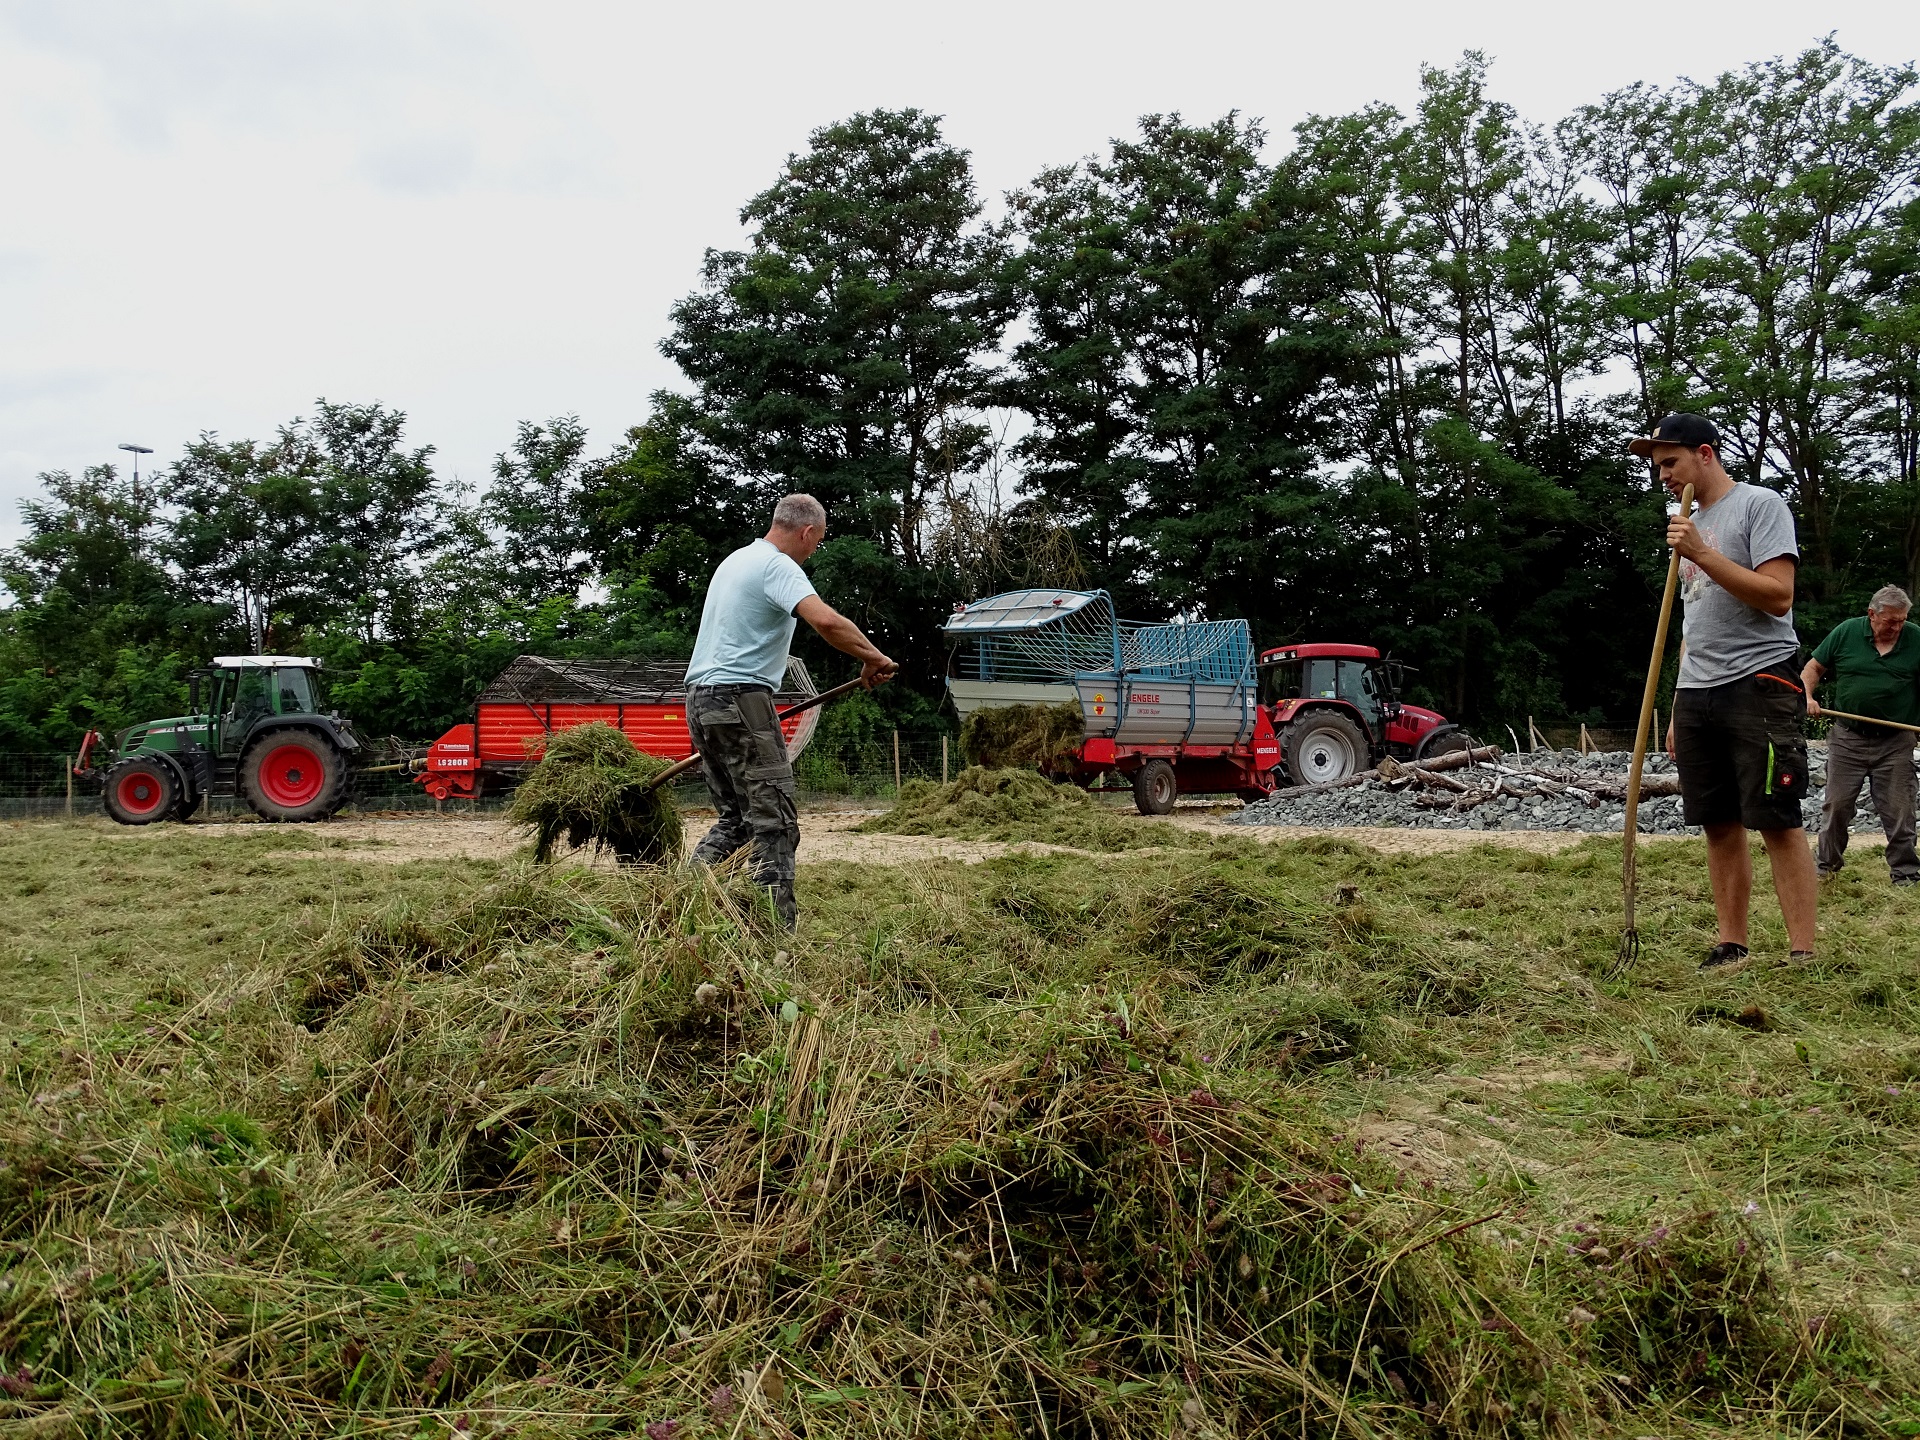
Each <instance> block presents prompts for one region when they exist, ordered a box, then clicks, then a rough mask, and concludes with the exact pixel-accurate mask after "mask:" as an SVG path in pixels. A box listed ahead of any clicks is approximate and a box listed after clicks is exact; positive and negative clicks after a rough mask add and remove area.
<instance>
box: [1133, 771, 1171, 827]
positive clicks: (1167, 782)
mask: <svg viewBox="0 0 1920 1440" xmlns="http://www.w3.org/2000/svg"><path fill="white" fill-rule="evenodd" d="M1179 795H1180V783H1179V781H1177V780H1175V779H1174V776H1173V766H1171V765H1169V764H1168V763H1167V762H1166V761H1164V760H1149V761H1147V763H1146V764H1144V765H1142V766H1141V767H1140V768H1139V769H1138V770H1136V771H1134V772H1133V804H1134V808H1135V809H1137V810H1138V811H1139V812H1140V813H1141V814H1142V815H1171V814H1172V813H1173V802H1174V801H1175V800H1176V799H1178V798H1179Z"/></svg>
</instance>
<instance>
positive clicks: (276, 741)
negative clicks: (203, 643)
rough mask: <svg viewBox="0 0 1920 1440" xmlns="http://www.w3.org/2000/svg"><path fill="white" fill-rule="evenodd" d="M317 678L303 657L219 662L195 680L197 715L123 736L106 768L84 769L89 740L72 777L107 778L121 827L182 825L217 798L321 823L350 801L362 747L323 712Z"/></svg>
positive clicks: (112, 811)
mask: <svg viewBox="0 0 1920 1440" xmlns="http://www.w3.org/2000/svg"><path fill="white" fill-rule="evenodd" d="M319 668H320V662H319V661H318V660H314V659H310V658H303V657H298V656H288V655H222V656H220V657H218V658H217V659H215V660H214V662H213V664H212V665H211V666H209V667H208V668H207V669H204V670H195V671H192V672H191V673H190V674H189V676H188V683H189V685H190V687H191V689H190V692H189V693H190V694H191V696H192V699H191V701H190V702H189V703H190V704H191V705H192V707H193V710H194V713H193V714H191V715H177V716H173V717H170V718H168V719H165V720H149V721H148V722H147V723H146V724H144V725H134V726H131V727H129V728H128V729H126V730H123V731H121V732H120V736H119V738H118V740H117V741H116V742H115V744H114V747H113V759H112V760H111V762H110V763H104V764H102V765H101V766H100V767H99V768H91V767H89V765H88V763H87V762H88V758H89V756H90V755H91V754H92V753H93V750H94V747H95V744H96V742H98V741H99V740H100V739H101V737H100V735H99V734H98V733H97V732H93V731H89V732H88V734H87V737H86V739H85V740H84V741H83V742H82V744H81V747H80V755H79V758H78V759H77V760H76V762H75V764H74V773H75V774H77V775H93V774H101V775H102V781H103V784H104V790H103V795H102V798H103V799H104V801H105V803H106V807H107V813H108V814H109V815H111V816H112V817H113V818H114V819H116V820H118V821H119V822H120V823H121V824H122V825H151V824H153V823H154V822H155V821H156V820H185V819H186V818H187V817H188V816H190V815H191V814H193V812H194V811H195V810H197V809H199V808H200V802H201V800H203V799H204V798H206V797H207V796H210V795H213V796H230V795H238V796H239V797H240V798H241V799H243V800H245V801H246V802H247V805H248V806H249V807H250V808H251V809H252V810H253V813H254V814H256V815H258V816H259V817H260V818H261V819H262V820H324V819H326V818H327V817H328V816H329V815H331V814H333V812H334V811H336V810H338V809H339V808H340V806H341V804H342V803H343V802H344V801H345V799H346V794H347V762H348V757H349V756H350V755H351V754H352V753H353V752H354V751H356V750H358V749H359V748H360V742H359V741H358V740H356V739H355V738H354V736H353V726H352V724H351V722H349V721H346V720H343V719H341V718H340V717H339V715H337V714H333V715H322V714H321V713H320V712H319V707H318V704H317V702H316V700H315V698H314V679H315V674H316V672H317V671H318V670H319ZM203 697H204V699H205V702H206V705H205V708H204V709H202V706H201V701H202V698H203ZM102 758H103V760H104V757H102Z"/></svg>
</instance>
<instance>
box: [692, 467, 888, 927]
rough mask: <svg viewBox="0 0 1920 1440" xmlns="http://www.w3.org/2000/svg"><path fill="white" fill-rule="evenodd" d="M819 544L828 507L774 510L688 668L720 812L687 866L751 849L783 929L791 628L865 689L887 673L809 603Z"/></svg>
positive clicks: (796, 839)
mask: <svg viewBox="0 0 1920 1440" xmlns="http://www.w3.org/2000/svg"><path fill="white" fill-rule="evenodd" d="M826 538H827V512H826V508H825V507H824V506H822V505H821V503H820V502H819V501H818V500H816V499H814V498H813V497H812V496H811V495H789V496H787V497H786V498H784V499H783V500H781V502H780V503H779V504H778V505H776V506H774V509H773V525H772V528H770V529H769V530H768V531H767V533H766V535H765V537H764V538H762V539H759V540H756V541H754V542H753V543H752V544H751V545H743V546H741V547H740V549H738V550H736V551H734V552H733V553H732V554H731V555H729V556H727V558H726V559H724V560H722V561H721V562H720V566H719V568H718V569H716V570H715V571H714V572H713V579H712V581H711V582H710V583H709V584H708V586H707V603H706V605H705V607H704V608H703V609H702V610H701V612H700V635H699V638H698V639H697V640H695V641H694V646H693V659H692V661H691V662H689V663H688V665H687V729H688V731H689V732H690V733H691V734H692V736H693V744H694V748H695V749H697V750H698V751H699V752H700V765H701V771H702V773H703V774H704V775H705V777H706V781H707V789H708V790H709V791H710V792H711V793H712V795H713V808H714V809H715V810H716V811H717V812H718V813H719V818H718V819H716V820H715V821H714V823H713V828H712V829H711V830H709V831H708V832H707V834H706V838H705V839H703V840H702V841H701V842H700V844H699V845H698V846H696V847H695V849H694V852H693V858H694V860H695V861H696V862H699V863H702V864H707V865H714V864H718V863H719V862H720V861H722V860H725V859H726V858H727V857H728V856H730V855H733V854H735V853H736V852H738V851H739V850H741V849H742V848H743V847H745V846H746V845H748V844H751V845H752V846H753V878H754V881H755V883H757V884H760V885H764V886H766V887H767V890H768V892H769V894H770V895H771V897H772V900H773V906H774V909H775V910H776V911H777V912H778V913H779V915H780V918H781V919H782V920H783V921H784V922H785V923H786V925H787V926H788V928H789V929H791V928H792V926H793V923H794V920H795V918H796V915H797V911H796V908H795V905H794V898H793V870H794V855H795V851H796V850H797V849H798V848H799V845H800V817H799V814H798V812H797V811H796V810H795V808H794V802H793V766H792V765H791V764H789V763H788V761H787V743H786V740H785V738H784V737H783V736H782V735H781V733H780V722H779V720H778V719H777V718H776V716H775V713H774V708H773V692H774V690H775V689H776V688H777V687H778V686H779V684H780V682H781V680H782V679H784V678H785V676H786V673H787V647H788V646H789V645H791V644H792V643H793V630H794V622H795V620H796V618H798V619H800V620H804V621H806V622H807V623H808V624H809V625H811V626H812V627H813V628H814V629H815V630H817V631H819V632H820V636H821V638H822V639H824V640H825V641H826V642H827V643H828V644H829V645H831V646H833V647H834V648H835V649H836V650H843V651H845V652H846V653H847V654H849V655H851V656H853V657H854V658H855V659H857V660H858V661H859V662H860V678H861V679H862V680H864V681H866V683H867V685H868V687H869V688H871V687H872V686H875V685H878V684H879V683H880V682H881V681H883V680H885V679H887V678H888V677H889V676H891V675H892V674H893V670H894V665H893V661H891V660H889V659H888V658H887V657H886V656H885V655H883V654H881V653H880V651H879V650H878V649H877V648H876V647H875V646H874V644H873V642H872V641H870V640H868V639H867V637H866V636H865V635H863V634H861V633H860V627H859V626H858V625H855V624H854V623H853V622H852V621H851V620H849V619H847V617H846V616H844V615H842V614H840V613H839V612H838V611H837V610H835V609H834V608H833V607H832V606H831V605H829V604H827V602H826V601H824V600H822V599H821V598H820V597H819V596H818V595H817V594H815V593H814V589H813V585H812V583H811V582H810V581H808V579H807V577H806V573H805V572H804V571H803V570H801V568H800V562H801V561H802V560H805V559H807V558H808V557H809V556H811V555H812V554H813V552H814V551H815V550H817V549H819V548H820V542H821V541H822V540H824V539H826Z"/></svg>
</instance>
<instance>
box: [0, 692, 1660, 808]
mask: <svg viewBox="0 0 1920 1440" xmlns="http://www.w3.org/2000/svg"><path fill="white" fill-rule="evenodd" d="M1662 723H1663V724H1664V716H1663V717H1662ZM1476 733H1477V734H1479V736H1480V738H1481V739H1482V740H1484V741H1486V742H1488V743H1490V744H1495V745H1499V746H1501V747H1502V748H1503V749H1505V748H1511V747H1512V746H1514V745H1516V744H1517V745H1518V746H1519V747H1520V748H1521V749H1522V750H1535V749H1539V750H1558V749H1563V748H1564V749H1570V750H1572V749H1582V750H1608V751H1617V750H1627V749H1630V748H1632V745H1633V731H1632V729H1631V727H1625V726H1620V727H1611V726H1609V727H1602V726H1596V725H1583V724H1581V723H1580V722H1578V721H1557V720H1556V721H1551V722H1545V723H1543V722H1541V721H1540V720H1539V719H1538V718H1537V717H1525V718H1524V720H1523V722H1522V723H1521V724H1519V725H1512V726H1509V725H1504V724H1502V725H1497V726H1494V725H1489V726H1483V727H1480V728H1479V729H1478V730H1477V731H1476ZM1652 743H1654V744H1655V745H1657V744H1658V743H1659V735H1658V732H1657V731H1656V733H1655V736H1654V739H1653V742H1652ZM425 748H426V745H425V742H422V743H421V744H419V745H417V746H401V747H398V749H397V750H396V752H395V754H396V755H397V754H402V753H405V752H407V751H409V750H410V751H412V752H413V753H421V752H423V751H424V750H425ZM375 758H376V759H379V760H387V761H389V762H391V761H392V760H393V759H394V758H395V756H394V755H384V754H383V755H381V756H378V757H375ZM965 765H966V761H965V760H963V759H962V758H961V756H960V748H959V746H958V744H956V743H955V741H954V738H953V736H952V735H950V734H947V733H944V732H941V731H916V732H908V731H899V732H892V733H885V734H881V735H879V736H876V737H874V738H872V739H869V740H865V741H861V742H851V743H848V742H843V743H840V744H830V743H825V742H823V741H821V740H818V739H816V740H815V741H814V742H813V743H812V744H810V745H808V746H807V748H806V749H805V750H804V751H802V752H801V754H800V757H799V759H798V760H797V761H795V763H794V767H793V771H794V781H795V786H796V791H797V795H798V799H799V801H800V803H801V804H803V805H812V806H831V805H836V804H839V805H865V806H871V805H886V804H890V803H892V801H893V798H894V796H895V795H896V794H897V793H898V788H899V786H901V785H903V784H905V783H907V782H909V781H913V780H944V779H950V778H952V777H953V776H954V775H957V774H958V773H959V772H960V771H961V770H962V769H963V768H964V767H965ZM71 767H72V757H71V756H67V755H45V754H29V753H20V752H13V753H8V752H0V820H22V819H59V818H63V817H66V816H72V817H74V818H83V817H86V816H90V815H101V814H103V813H105V812H104V810H103V808H102V806H101V803H100V781H99V778H98V776H97V775H96V776H94V777H92V778H84V777H76V776H73V775H72V774H71ZM1108 783H1110V784H1117V783H1120V782H1119V780H1118V778H1117V777H1110V779H1109V782H1108ZM674 797H675V799H677V800H678V801H679V802H680V804H681V805H683V806H686V807H692V808H697V807H699V806H702V805H705V804H707V803H708V800H707V790H706V786H705V785H704V784H703V783H702V782H701V780H700V777H699V773H698V772H697V771H696V772H694V773H692V774H690V775H688V776H687V777H686V778H685V779H683V780H681V781H680V782H678V783H677V784H676V785H675V786H674ZM507 799H508V796H507V794H506V793H505V792H504V791H498V792H496V793H493V794H489V795H484V796H482V797H481V798H479V799H478V800H449V801H447V802H445V803H444V804H442V803H438V802H436V801H435V800H434V799H433V798H432V797H431V796H429V795H427V794H426V793H425V792H424V791H422V790H421V788H420V787H419V786H418V785H417V784H416V783H414V778H413V777H412V776H411V775H408V774H406V773H404V772H401V771H394V770H388V771H375V772H369V771H367V770H358V771H355V772H354V774H353V776H352V778H351V783H350V786H349V790H348V801H347V807H346V809H347V811H349V812H357V813H359V814H374V815H378V814H393V813H405V812H426V813H441V814H452V815H466V814H474V813H485V812H489V811H496V810H499V809H500V808H502V807H503V806H504V805H505V804H506V803H507ZM202 813H203V814H204V815H206V816H208V817H209V818H216V819H217V818H224V817H227V816H234V817H242V816H247V815H250V814H251V813H252V812H251V811H249V810H248V809H247V805H246V802H245V801H244V800H238V799H234V798H231V797H227V798H220V799H209V800H208V801H206V802H205V809H204V811H203V812H202Z"/></svg>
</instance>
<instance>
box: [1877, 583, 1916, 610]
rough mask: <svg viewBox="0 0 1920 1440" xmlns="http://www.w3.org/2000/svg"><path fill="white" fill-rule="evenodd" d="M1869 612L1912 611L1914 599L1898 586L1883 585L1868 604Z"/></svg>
mask: <svg viewBox="0 0 1920 1440" xmlns="http://www.w3.org/2000/svg"><path fill="white" fill-rule="evenodd" d="M1867 608H1868V609H1869V610H1911V609H1913V597H1912V596H1911V595H1909V594H1907V592H1906V591H1904V590H1902V589H1901V588H1900V587H1899V586H1898V585H1882V586H1881V587H1880V588H1879V589H1878V590H1876V591H1874V592H1873V598H1872V599H1871V600H1869V601H1868V602H1867Z"/></svg>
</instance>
